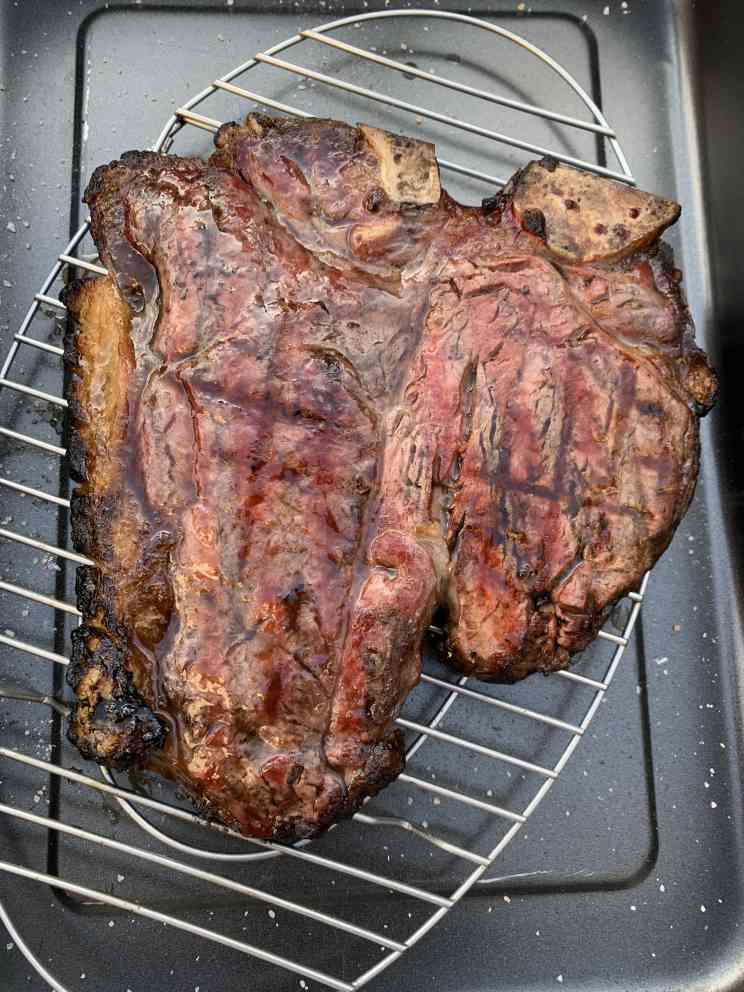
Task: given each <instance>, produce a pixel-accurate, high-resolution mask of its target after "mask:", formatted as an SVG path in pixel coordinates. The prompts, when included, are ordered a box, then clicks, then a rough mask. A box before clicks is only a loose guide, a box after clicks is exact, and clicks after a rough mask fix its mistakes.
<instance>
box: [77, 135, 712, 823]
mask: <svg viewBox="0 0 744 992" xmlns="http://www.w3.org/2000/svg"><path fill="white" fill-rule="evenodd" d="M216 143H217V151H216V153H215V154H214V156H213V157H212V159H211V160H210V161H209V162H207V163H205V162H203V161H201V160H198V159H183V158H176V157H169V156H161V155H155V154H152V153H144V152H143V153H139V152H133V153H129V154H128V155H126V156H124V157H123V158H122V159H121V160H120V161H117V162H113V163H111V164H110V165H108V166H105V167H102V168H101V169H98V170H97V171H96V173H95V175H94V177H93V179H92V181H91V183H90V185H89V187H88V190H87V193H86V201H87V202H88V203H89V205H90V208H91V216H92V220H93V233H94V236H95V239H96V243H97V245H98V247H99V250H100V253H101V258H102V260H103V262H104V264H105V265H106V267H107V269H108V270H109V273H110V276H109V277H107V278H100V279H94V280H90V281H86V282H80V283H76V284H73V286H71V287H70V289H69V290H68V291H67V294H66V300H67V303H68V306H69V308H70V311H71V313H72V316H73V318H74V319H75V330H74V331H73V332H72V333H71V334H70V336H69V337H68V340H67V347H66V352H67V359H68V363H69V366H70V369H71V377H70V381H71V385H70V400H71V414H72V420H71V453H72V459H73V471H74V473H75V475H76V477H77V479H78V480H79V483H80V484H79V485H78V487H77V489H76V491H75V494H74V497H73V507H72V509H73V532H74V539H75V544H76V547H77V548H78V550H80V551H81V552H82V553H84V554H86V555H88V556H89V557H91V558H92V559H93V560H94V562H95V566H94V567H86V568H82V569H80V573H79V577H78V597H79V605H80V609H81V610H82V612H83V618H84V622H83V625H82V626H81V627H80V628H79V630H78V631H76V632H75V634H74V650H73V660H72V664H71V666H70V681H71V684H72V685H73V687H74V689H75V693H76V697H77V703H76V707H75V710H74V714H73V718H72V722H71V727H70V734H71V738H72V740H73V741H74V742H75V743H76V744H77V745H78V747H79V748H80V750H81V751H82V752H83V754H85V755H86V756H87V757H90V758H95V759H96V760H99V761H102V762H105V763H107V764H110V765H112V766H115V767H124V766H126V765H129V764H132V763H138V764H144V765H146V766H147V767H149V768H152V769H155V770H159V771H161V772H163V773H164V774H167V775H170V776H171V777H173V778H175V779H176V780H177V781H179V783H180V784H181V785H182V786H183V787H184V788H185V789H186V790H188V792H189V793H190V794H191V795H192V796H193V797H194V798H195V800H197V801H199V802H200V803H201V804H202V805H203V806H204V807H205V809H206V810H207V811H209V812H210V813H212V814H213V815H216V816H218V817H220V818H221V819H222V820H224V821H225V822H227V823H230V824H232V825H235V826H237V827H238V828H239V829H241V830H243V831H245V832H246V833H248V834H254V835H258V836H263V837H277V838H285V839H289V838H293V837H298V836H306V835H308V834H311V833H314V832H316V831H318V830H320V829H323V828H324V827H326V826H327V825H328V824H329V823H330V822H332V820H333V819H335V818H338V817H339V816H343V815H348V814H349V813H350V812H352V811H353V810H354V809H356V808H358V806H359V805H360V803H361V802H362V801H363V800H364V798H365V797H366V796H368V795H371V794H373V793H374V792H376V791H377V790H378V789H379V788H381V787H382V786H383V785H385V784H386V783H387V782H389V781H390V780H391V779H392V778H394V777H395V776H396V775H397V774H398V772H399V771H400V769H401V767H402V763H403V757H402V745H401V739H400V736H399V733H398V732H397V731H396V730H395V728H394V720H395V717H396V715H397V713H398V710H399V708H400V706H401V704H402V703H403V701H404V699H405V697H406V695H407V693H408V692H409V691H410V690H411V689H412V688H413V686H414V685H415V684H416V682H417V680H418V677H419V667H420V652H421V640H422V636H423V632H424V630H425V629H426V627H427V625H428V623H429V622H430V619H431V616H432V614H433V611H434V610H435V609H436V608H437V607H442V608H444V609H446V611H447V627H448V636H449V644H450V648H451V653H452V658H453V661H454V663H455V664H456V665H457V666H458V667H459V668H461V669H462V670H464V671H466V672H468V673H471V674H473V675H476V676H478V677H481V678H484V679H492V680H497V681H498V680H501V681H513V680H515V679H518V678H522V677H523V676H525V675H527V674H529V673H530V672H533V671H537V670H539V671H545V672H548V671H552V670H554V669H557V668H561V667H564V666H565V665H566V664H568V662H569V660H570V656H571V655H572V654H573V653H575V652H576V651H580V650H581V649H582V648H584V647H585V646H586V645H587V644H588V643H589V641H590V640H591V639H592V638H593V637H594V636H595V635H596V633H597V630H598V628H599V626H600V624H601V623H602V622H603V620H604V619H605V617H606V616H607V613H608V611H609V610H610V609H611V607H612V605H613V604H614V603H615V602H616V601H617V600H618V598H619V597H621V596H623V595H624V594H625V593H627V592H628V591H629V590H631V589H633V588H635V587H636V586H637V585H638V583H639V581H640V579H641V577H642V575H643V574H644V572H645V571H646V570H647V569H648V568H650V567H651V566H652V565H653V563H654V562H655V560H656V559H657V558H658V556H659V555H660V554H661V553H662V552H663V550H664V548H665V547H666V546H667V544H668V543H669V540H670V539H671V536H672V534H673V532H674V529H675V527H676V525H677V523H678V522H679V520H680V518H681V516H682V515H683V514H684V512H685V510H686V508H687V505H688V503H689V500H690V497H691V495H692V492H693V489H694V485H695V480H696V476H697V468H698V417H699V416H700V415H701V414H702V413H704V412H705V411H706V410H707V409H708V407H709V406H710V404H711V402H712V400H713V394H714V392H715V377H714V374H713V373H712V371H711V370H710V368H709V366H708V365H707V362H706V359H705V357H704V355H703V354H702V353H701V352H700V351H698V350H697V349H696V348H695V346H694V341H693V329H692V325H691V322H690V319H689V315H688V313H687V310H686V307H685V305H684V302H683V300H682V297H681V294H680V291H679V286H678V284H679V278H680V274H679V272H678V271H677V270H675V269H674V267H673V263H672V258H671V253H670V252H669V250H668V248H666V247H665V246H664V245H662V244H660V243H659V240H658V239H659V236H660V234H661V232H662V231H663V229H664V228H665V227H666V226H667V225H668V224H670V223H672V222H673V221H674V220H675V219H676V217H677V214H678V208H677V207H676V205H675V204H672V203H670V202H669V201H665V200H660V199H658V198H656V197H652V196H649V195H648V194H644V193H639V192H637V191H634V190H630V189H625V188H624V187H620V186H618V185H617V184H614V183H611V182H609V181H607V180H603V179H598V178H596V177H593V176H590V175H587V174H584V173H580V172H577V171H576V170H573V169H569V168H566V167H563V166H559V165H557V164H556V163H554V162H552V161H544V162H542V163H533V164H532V165H530V166H528V167H527V168H526V169H525V170H522V172H520V173H518V174H517V175H516V176H515V177H514V179H513V180H512V182H511V183H510V184H509V187H508V188H507V189H506V190H505V191H504V193H503V194H501V195H500V196H498V197H496V198H494V199H492V200H490V201H488V202H487V203H485V204H484V206H483V208H482V209H481V208H465V207H462V206H460V205H458V204H456V203H455V202H453V201H452V200H451V199H450V198H449V197H448V196H447V195H446V193H444V192H442V191H441V189H440V186H439V177H438V172H437V168H436V163H435V160H434V156H433V149H432V147H431V146H430V145H426V144H423V143H420V142H414V141H411V140H410V139H404V138H398V137H395V136H391V135H386V134H385V133H383V132H379V131H375V130H374V129H371V128H365V127H360V128H353V127H350V126H348V125H345V124H340V123H338V122H333V121H323V120H314V121H304V122H299V123H297V122H292V121H281V120H274V119H270V118H267V117H263V116H255V117H250V118H249V119H248V121H247V123H246V125H245V126H244V127H239V126H237V125H228V126H226V127H224V128H223V129H222V130H221V131H220V133H219V135H218V136H217V141H216Z"/></svg>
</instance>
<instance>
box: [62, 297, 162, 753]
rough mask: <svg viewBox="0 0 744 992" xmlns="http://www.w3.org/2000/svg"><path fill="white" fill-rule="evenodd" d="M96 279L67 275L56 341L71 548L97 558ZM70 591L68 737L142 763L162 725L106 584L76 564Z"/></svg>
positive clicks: (100, 530)
mask: <svg viewBox="0 0 744 992" xmlns="http://www.w3.org/2000/svg"><path fill="white" fill-rule="evenodd" d="M99 281H100V278H93V279H90V278H88V279H77V280H74V281H73V282H71V283H69V284H68V285H67V286H66V287H65V288H64V289H63V290H62V292H61V293H60V298H61V299H62V301H63V302H64V303H65V305H66V306H67V308H68V312H69V316H70V320H68V322H67V327H66V328H65V335H64V341H63V347H64V356H63V361H64V364H65V367H66V369H67V371H68V373H69V374H68V377H67V378H68V389H67V393H68V395H67V399H68V403H69V410H68V417H69V422H68V431H67V435H68V455H69V470H70V475H71V476H72V477H73V479H74V480H75V481H76V482H78V483H79V484H78V485H77V486H76V487H75V489H74V491H73V493H72V496H71V499H70V527H71V532H72V541H73V546H74V547H75V549H76V550H77V551H79V552H80V553H82V554H85V555H87V556H88V557H92V558H98V559H99V560H100V559H102V558H106V557H110V554H111V551H110V541H108V540H107V539H106V535H108V534H110V532H111V526H112V522H113V518H114V514H115V512H116V499H115V497H113V496H112V495H111V494H98V493H94V492H90V491H89V490H88V482H89V479H90V474H91V464H90V457H91V452H90V446H89V443H88V440H87V430H88V425H86V423H85V411H84V410H83V408H82V406H81V403H80V397H79V393H78V390H79V387H80V384H81V381H82V375H83V371H82V365H83V358H84V356H83V354H82V353H81V349H80V337H79V330H80V329H79V326H78V323H77V320H78V317H79V314H80V307H81V304H82V298H83V294H84V293H86V292H90V291H92V290H93V289H94V287H95V284H96V283H97V282H99ZM93 429H95V428H93ZM75 591H76V596H77V606H78V609H79V610H80V612H81V614H82V617H83V623H82V625H81V626H80V627H78V628H77V629H76V630H75V631H73V633H72V657H71V661H70V665H69V666H68V668H67V674H66V679H67V683H68V685H69V686H70V687H71V688H72V690H73V692H74V693H75V702H74V704H73V708H72V713H71V715H70V721H69V724H68V729H67V736H68V739H69V740H70V742H71V743H72V744H74V745H75V747H77V749H78V750H79V752H80V754H81V755H82V756H83V757H84V758H86V759H88V760H90V761H96V762H98V763H100V764H105V765H107V766H109V767H111V768H114V769H117V770H122V769H124V768H130V767H132V766H134V765H139V764H143V763H144V761H145V760H146V756H147V754H148V753H149V751H150V750H152V749H154V748H159V747H162V745H163V743H164V741H165V737H166V733H167V731H166V728H165V726H164V725H163V724H162V723H161V722H160V721H159V720H158V718H157V717H156V716H155V714H154V713H153V712H152V711H151V710H150V709H149V707H148V706H147V705H146V704H145V701H144V700H143V698H142V697H141V696H140V694H139V693H138V692H137V689H136V688H135V685H134V678H133V675H132V673H131V671H130V670H129V668H128V666H127V656H128V648H127V639H126V632H125V631H123V630H121V629H120V628H119V624H118V620H117V617H116V612H115V608H114V589H113V584H112V583H111V581H110V580H108V579H107V578H105V577H104V576H103V574H102V573H101V571H100V570H99V569H98V568H94V567H92V566H88V565H83V566H80V567H79V568H78V570H77V575H76V582H75Z"/></svg>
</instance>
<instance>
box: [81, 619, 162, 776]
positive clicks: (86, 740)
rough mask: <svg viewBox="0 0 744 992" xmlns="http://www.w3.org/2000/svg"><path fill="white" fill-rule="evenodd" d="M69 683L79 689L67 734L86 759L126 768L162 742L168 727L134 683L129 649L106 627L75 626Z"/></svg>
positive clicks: (137, 761)
mask: <svg viewBox="0 0 744 992" xmlns="http://www.w3.org/2000/svg"><path fill="white" fill-rule="evenodd" d="M67 684H68V685H69V686H70V687H71V688H72V690H73V692H74V693H75V704H74V707H73V710H72V714H71V716H70V722H69V725H68V728H67V737H68V739H69V741H70V742H71V743H72V744H74V745H75V747H76V748H77V749H78V751H79V752H80V754H81V755H82V756H83V757H84V758H86V759H88V760H89V761H96V762H98V763H100V764H105V765H107V766H108V767H110V768H114V769H116V770H118V771H121V770H123V769H125V768H131V767H132V766H134V765H141V764H143V763H144V762H145V760H146V758H147V755H148V754H149V752H150V750H151V749H152V748H155V747H162V745H163V743H164V741H165V737H166V731H165V728H164V727H163V726H162V725H161V723H160V721H159V720H158V719H157V717H156V716H155V714H154V713H153V712H152V711H151V710H150V709H149V707H147V706H146V705H145V704H144V702H143V700H142V699H141V697H140V695H139V693H138V692H137V690H136V689H135V688H134V683H133V679H132V675H131V673H130V672H129V671H128V670H127V668H126V652H125V651H124V650H123V649H122V648H121V647H120V646H119V645H118V644H116V642H115V641H114V640H113V639H112V638H111V637H109V635H108V634H107V633H106V632H105V631H103V630H100V629H99V628H97V627H93V626H90V625H88V624H83V625H82V626H80V627H78V628H77V629H76V630H74V631H73V633H72V658H71V660H70V664H69V666H68V668H67Z"/></svg>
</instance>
